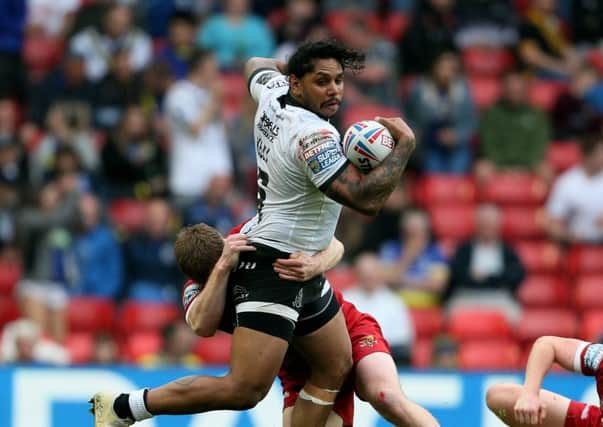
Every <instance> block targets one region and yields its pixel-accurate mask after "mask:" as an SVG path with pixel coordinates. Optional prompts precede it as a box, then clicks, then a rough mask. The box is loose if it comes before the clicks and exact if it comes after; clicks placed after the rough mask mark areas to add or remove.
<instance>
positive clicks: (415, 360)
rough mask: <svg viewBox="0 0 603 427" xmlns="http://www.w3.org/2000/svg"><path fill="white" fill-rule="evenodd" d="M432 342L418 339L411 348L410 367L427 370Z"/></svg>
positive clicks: (431, 353)
mask: <svg viewBox="0 0 603 427" xmlns="http://www.w3.org/2000/svg"><path fill="white" fill-rule="evenodd" d="M432 356H433V342H432V340H431V339H419V340H417V341H416V342H415V343H414V344H413V346H412V356H411V358H412V366H413V367H415V368H418V369H427V368H429V367H430V366H431V360H432Z"/></svg>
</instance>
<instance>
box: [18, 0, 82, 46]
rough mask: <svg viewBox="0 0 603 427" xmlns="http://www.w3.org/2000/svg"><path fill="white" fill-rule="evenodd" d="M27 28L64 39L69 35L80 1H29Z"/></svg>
mask: <svg viewBox="0 0 603 427" xmlns="http://www.w3.org/2000/svg"><path fill="white" fill-rule="evenodd" d="M26 3H27V27H28V28H29V29H31V28H34V27H35V28H38V29H40V30H41V31H42V32H43V33H44V34H45V35H47V36H50V37H56V38H61V39H62V38H64V37H66V36H67V34H68V33H69V30H70V27H71V23H72V21H73V17H74V15H75V12H76V11H77V9H78V8H79V7H80V6H81V5H80V0H27V1H26Z"/></svg>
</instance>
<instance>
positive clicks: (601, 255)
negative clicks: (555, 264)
mask: <svg viewBox="0 0 603 427" xmlns="http://www.w3.org/2000/svg"><path fill="white" fill-rule="evenodd" d="M566 268H567V271H568V273H569V274H572V275H580V274H594V273H602V274H603V246H594V245H593V246H590V245H576V246H573V247H572V248H571V249H570V251H569V254H568V256H567V266H566Z"/></svg>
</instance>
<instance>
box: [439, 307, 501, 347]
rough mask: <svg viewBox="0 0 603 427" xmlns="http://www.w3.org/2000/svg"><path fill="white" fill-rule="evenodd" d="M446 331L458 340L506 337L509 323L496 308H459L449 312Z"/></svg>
mask: <svg viewBox="0 0 603 427" xmlns="http://www.w3.org/2000/svg"><path fill="white" fill-rule="evenodd" d="M448 331H449V333H450V334H451V335H452V336H454V337H455V338H456V339H458V340H461V341H463V340H478V339H491V338H492V337H496V338H497V339H498V338H508V337H511V335H512V330H511V325H510V324H509V321H508V320H507V317H506V316H505V314H504V313H503V312H501V311H498V310H489V309H468V308H459V309H457V310H455V311H454V312H452V313H451V314H450V318H449V320H448Z"/></svg>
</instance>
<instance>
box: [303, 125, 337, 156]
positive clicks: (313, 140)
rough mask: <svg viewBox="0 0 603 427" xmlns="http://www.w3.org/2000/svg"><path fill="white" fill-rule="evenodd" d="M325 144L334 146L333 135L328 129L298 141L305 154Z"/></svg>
mask: <svg viewBox="0 0 603 427" xmlns="http://www.w3.org/2000/svg"><path fill="white" fill-rule="evenodd" d="M325 143H331V144H335V134H334V133H333V132H331V131H330V130H328V129H321V130H319V131H317V132H313V133H311V134H310V135H306V136H304V137H303V138H301V139H300V140H299V145H300V147H301V149H302V151H304V152H306V151H308V150H311V149H313V148H315V147H318V146H321V145H324V144H325Z"/></svg>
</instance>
